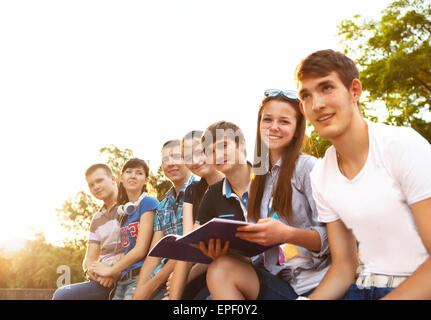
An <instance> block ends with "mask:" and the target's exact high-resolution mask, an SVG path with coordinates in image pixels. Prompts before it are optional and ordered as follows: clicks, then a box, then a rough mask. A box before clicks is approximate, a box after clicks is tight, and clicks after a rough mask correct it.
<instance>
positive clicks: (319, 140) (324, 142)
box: [303, 130, 332, 158]
mask: <svg viewBox="0 0 431 320" xmlns="http://www.w3.org/2000/svg"><path fill="white" fill-rule="evenodd" d="M331 145H332V144H331V142H330V141H329V140H328V139H325V138H323V137H321V136H320V135H319V134H318V133H317V132H316V131H315V130H313V131H312V132H311V134H310V136H305V139H304V149H303V152H304V153H306V154H310V155H312V156H315V157H316V158H322V157H323V156H324V155H325V152H326V149H328V148H329V147H330V146H331Z"/></svg>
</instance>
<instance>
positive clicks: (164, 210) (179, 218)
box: [154, 175, 196, 235]
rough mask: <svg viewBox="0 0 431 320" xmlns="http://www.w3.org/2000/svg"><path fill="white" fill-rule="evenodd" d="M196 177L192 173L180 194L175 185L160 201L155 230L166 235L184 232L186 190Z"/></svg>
mask: <svg viewBox="0 0 431 320" xmlns="http://www.w3.org/2000/svg"><path fill="white" fill-rule="evenodd" d="M195 179H196V178H195V177H194V176H193V175H190V177H189V178H188V179H187V181H186V182H185V183H184V185H183V187H182V188H181V190H180V192H178V195H176V194H175V189H174V188H173V187H172V188H170V189H169V191H168V192H166V194H165V198H164V199H163V200H162V201H161V202H160V204H159V206H158V207H157V210H156V216H155V219H154V232H156V231H163V233H164V234H165V235H168V234H177V235H182V234H183V203H184V192H185V191H186V188H187V187H188V186H189V185H190V184H191V183H192V182H193V181H195Z"/></svg>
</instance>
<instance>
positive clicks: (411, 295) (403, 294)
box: [383, 198, 431, 300]
mask: <svg viewBox="0 0 431 320" xmlns="http://www.w3.org/2000/svg"><path fill="white" fill-rule="evenodd" d="M410 208H411V209H412V211H413V216H414V218H415V222H416V226H417V228H418V232H419V235H420V237H421V239H422V242H423V244H424V246H425V248H426V249H427V251H428V254H431V198H428V199H425V200H422V201H419V202H417V203H414V204H412V205H411V206H410ZM383 299H385V300H387V299H393V300H401V299H409V300H419V299H431V257H428V259H426V260H425V262H424V263H423V264H421V265H420V266H419V268H418V269H416V271H415V272H414V273H413V274H412V275H411V276H410V277H409V278H408V279H407V280H405V281H404V282H403V283H401V284H400V285H399V286H398V287H397V288H395V289H394V290H393V291H392V292H391V293H389V294H387V295H386V296H385V297H383Z"/></svg>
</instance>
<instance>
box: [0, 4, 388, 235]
mask: <svg viewBox="0 0 431 320" xmlns="http://www.w3.org/2000/svg"><path fill="white" fill-rule="evenodd" d="M389 2H390V1H389V0H362V1H346V0H328V1H319V0H302V1H275V0H265V1H264V0H262V1H251V0H247V1H238V0H229V1H225V0H218V1H207V0H157V1H107V0H103V1H92V0H85V1H78V0H73V1H60V0H53V1H34V0H33V1H19V0H14V1H1V2H0V120H1V125H0V136H1V138H0V139H1V140H0V141H1V150H2V155H1V157H0V168H1V169H2V174H1V176H2V183H1V185H0V195H1V198H0V200H1V203H2V210H1V213H0V215H1V221H2V222H1V224H0V241H1V240H4V239H8V238H13V237H27V238H31V236H32V232H31V228H34V229H35V230H42V231H44V232H45V233H46V235H47V238H48V240H50V241H56V240H58V239H61V233H62V231H63V230H62V229H61V227H60V224H59V222H58V221H57V216H56V212H55V208H59V207H61V204H62V203H63V201H64V200H65V199H67V198H68V197H71V196H74V195H75V194H76V193H77V192H78V191H79V190H85V191H87V186H86V183H85V179H84V172H85V170H86V169H87V167H88V166H89V165H91V164H93V163H95V162H103V161H105V159H104V158H101V157H100V156H99V152H98V151H99V149H100V148H102V147H105V146H109V145H110V144H114V145H116V146H117V147H119V148H130V149H132V150H133V151H134V153H135V156H138V157H140V158H143V159H146V160H150V166H151V169H152V170H154V171H155V170H156V169H157V167H158V166H159V164H160V160H159V151H160V147H161V145H162V143H163V142H164V141H166V140H168V139H172V138H181V137H182V136H183V135H184V134H185V133H187V132H188V131H190V130H192V129H205V128H206V127H207V126H208V125H209V124H211V123H213V122H215V121H218V120H228V121H233V122H235V123H236V124H238V125H239V126H240V127H241V128H242V129H243V131H244V134H245V136H246V139H247V147H248V154H249V155H252V154H253V148H254V136H255V130H256V116H257V108H258V104H259V102H260V101H261V99H262V96H263V91H264V90H265V89H267V88H287V89H288V88H290V89H294V88H295V84H294V81H293V72H294V69H295V67H296V65H297V64H298V63H299V61H300V60H301V59H302V58H303V57H305V56H306V55H308V54H310V53H311V52H313V51H315V50H320V49H327V48H332V49H335V50H341V46H340V44H339V40H340V38H339V37H337V26H338V25H339V24H340V22H341V21H342V20H343V19H347V18H351V17H352V16H353V15H355V14H362V15H364V16H366V17H373V18H378V17H379V16H380V12H381V10H382V9H384V8H385V7H386V6H387V5H388V3H389Z"/></svg>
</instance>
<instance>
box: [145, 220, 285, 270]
mask: <svg viewBox="0 0 431 320" xmlns="http://www.w3.org/2000/svg"><path fill="white" fill-rule="evenodd" d="M249 224H252V223H250V222H244V221H237V220H230V219H221V218H213V219H211V220H210V221H208V222H207V223H205V224H203V225H202V226H200V227H199V228H197V229H195V230H193V231H191V232H189V233H188V234H186V235H184V236H178V235H173V234H171V235H167V236H164V237H163V238H162V239H160V241H159V242H157V243H156V245H155V246H154V247H153V248H152V249H151V250H150V252H149V253H148V255H149V256H154V257H161V258H168V259H174V260H182V261H190V262H199V263H206V264H208V263H211V262H212V259H211V258H209V257H207V256H206V255H204V254H203V253H202V252H201V251H200V250H199V249H197V248H193V247H191V246H190V245H189V244H190V243H194V244H199V242H200V241H205V243H207V244H208V240H209V239H211V238H213V239H221V240H222V247H223V245H224V243H225V241H229V242H230V245H229V252H232V253H236V254H240V255H243V256H246V257H253V256H255V255H257V254H259V253H262V252H264V251H266V250H268V249H270V248H272V247H274V246H277V244H275V245H272V246H262V245H260V244H257V243H254V242H250V241H247V240H242V239H240V238H238V237H235V234H236V232H237V231H236V229H237V228H238V227H240V226H244V225H249Z"/></svg>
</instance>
